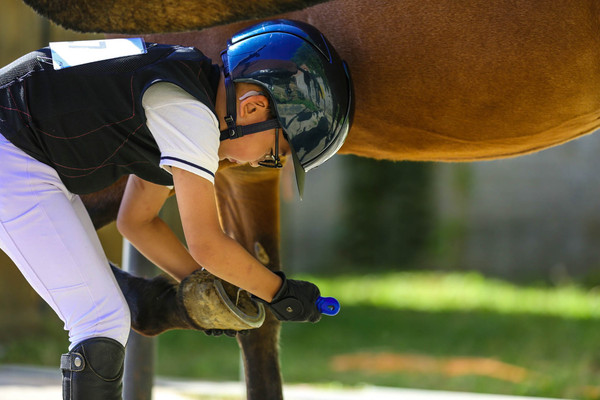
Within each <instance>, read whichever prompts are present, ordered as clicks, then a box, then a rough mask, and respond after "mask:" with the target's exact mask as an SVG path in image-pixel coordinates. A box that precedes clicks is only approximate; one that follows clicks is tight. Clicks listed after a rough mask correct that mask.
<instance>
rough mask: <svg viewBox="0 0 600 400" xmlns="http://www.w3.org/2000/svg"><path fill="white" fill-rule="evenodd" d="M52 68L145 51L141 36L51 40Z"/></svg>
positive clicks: (61, 67)
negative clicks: (73, 40) (63, 40)
mask: <svg viewBox="0 0 600 400" xmlns="http://www.w3.org/2000/svg"><path fill="white" fill-rule="evenodd" d="M50 51H51V52H52V63H53V65H54V69H57V70H58V69H63V68H68V67H73V66H75V65H82V64H87V63H91V62H95V61H102V60H108V59H111V58H117V57H125V56H133V55H137V54H144V53H146V43H145V42H144V40H143V39H142V38H133V39H104V40H80V41H76V42H51V43H50Z"/></svg>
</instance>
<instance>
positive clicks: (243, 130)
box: [220, 52, 280, 141]
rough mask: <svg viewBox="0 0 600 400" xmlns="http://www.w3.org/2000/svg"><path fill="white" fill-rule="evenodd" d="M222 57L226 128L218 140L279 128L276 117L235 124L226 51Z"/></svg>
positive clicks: (233, 96)
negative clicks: (247, 123) (246, 123)
mask: <svg viewBox="0 0 600 400" xmlns="http://www.w3.org/2000/svg"><path fill="white" fill-rule="evenodd" d="M221 57H222V58H223V65H225V66H226V67H224V68H223V76H224V77H225V102H226V104H227V115H225V122H226V123H227V129H224V130H222V131H221V136H220V140H221V141H223V140H227V139H237V138H240V137H242V136H246V135H250V134H252V133H257V132H262V131H268V130H269V129H275V128H279V127H280V125H279V121H278V120H277V119H269V120H266V121H262V122H257V123H255V124H250V125H237V123H236V119H237V113H236V109H237V107H236V106H237V104H236V96H235V85H234V83H233V81H232V80H231V77H230V76H229V68H228V67H227V61H226V60H227V53H226V52H223V54H221Z"/></svg>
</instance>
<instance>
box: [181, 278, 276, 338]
mask: <svg viewBox="0 0 600 400" xmlns="http://www.w3.org/2000/svg"><path fill="white" fill-rule="evenodd" d="M179 296H180V300H181V301H182V303H183V305H184V307H185V310H186V312H187V314H188V316H189V317H190V319H191V320H192V321H193V322H194V323H195V324H196V325H197V326H199V327H200V328H202V329H204V330H211V329H223V330H236V331H241V330H247V329H255V328H259V327H260V326H261V325H262V324H263V322H264V320H265V315H266V313H265V309H264V306H263V305H262V304H260V303H257V302H255V301H254V300H252V298H251V297H250V295H249V294H248V292H246V291H244V290H241V289H239V288H237V287H235V286H233V285H231V284H229V283H227V282H224V281H222V280H220V279H219V278H217V277H215V276H213V275H211V274H210V273H209V272H208V271H206V270H198V271H195V272H193V273H192V274H190V275H189V276H188V277H186V278H185V279H184V280H183V281H181V283H180V288H179Z"/></svg>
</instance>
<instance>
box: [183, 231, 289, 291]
mask: <svg viewBox="0 0 600 400" xmlns="http://www.w3.org/2000/svg"><path fill="white" fill-rule="evenodd" d="M211 239H214V240H208V241H207V242H205V244H204V245H202V246H198V247H193V246H192V247H191V248H190V251H191V253H192V255H193V256H194V258H195V259H196V260H197V261H198V262H199V263H201V264H202V266H203V267H204V268H206V269H207V270H208V271H209V272H210V273H211V274H213V275H215V276H217V277H219V278H221V279H223V280H225V281H227V282H229V283H231V284H233V285H235V286H238V287H240V288H242V289H244V290H246V291H248V292H250V293H252V294H253V295H255V296H257V297H260V298H261V299H263V300H265V301H269V302H270V301H271V300H272V299H273V296H274V295H275V294H276V293H277V291H278V290H279V288H280V287H281V278H279V276H277V275H275V274H274V273H273V272H272V271H270V270H269V269H268V268H266V267H265V266H264V265H262V264H261V263H260V262H258V261H257V260H256V259H255V258H254V257H252V256H251V255H250V253H248V252H247V251H246V250H245V249H244V248H243V247H242V246H240V245H239V244H238V243H237V242H236V241H235V240H233V239H231V238H230V237H228V236H227V235H225V234H222V235H219V236H218V237H216V238H214V237H213V238H211Z"/></svg>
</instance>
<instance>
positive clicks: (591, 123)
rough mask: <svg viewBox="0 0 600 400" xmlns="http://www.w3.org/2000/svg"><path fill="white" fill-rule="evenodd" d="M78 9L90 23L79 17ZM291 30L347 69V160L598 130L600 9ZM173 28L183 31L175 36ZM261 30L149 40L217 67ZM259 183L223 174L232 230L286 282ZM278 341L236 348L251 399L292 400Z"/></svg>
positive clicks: (502, 10)
mask: <svg viewBox="0 0 600 400" xmlns="http://www.w3.org/2000/svg"><path fill="white" fill-rule="evenodd" d="M28 2H29V3H34V2H35V1H34V0H28ZM39 3H44V4H37V5H36V6H35V8H36V9H38V10H40V11H41V12H42V13H43V14H45V15H49V16H50V17H51V18H53V17H54V18H55V19H56V20H57V21H58V22H61V21H62V23H63V24H64V25H67V26H70V27H73V28H79V29H83V30H101V31H105V32H149V31H151V32H152V31H153V32H156V31H164V30H168V31H171V30H179V29H188V30H192V29H200V28H203V27H205V26H211V25H216V24H219V23H225V22H230V21H232V20H233V18H239V16H240V14H239V13H238V14H236V17H232V15H233V12H234V11H236V10H237V11H240V10H242V11H241V12H242V14H241V15H243V16H245V17H246V18H249V17H256V16H257V15H258V12H263V11H265V9H264V8H262V9H261V10H260V11H258V8H253V7H257V5H259V4H261V5H263V4H266V3H269V4H271V5H273V7H272V8H270V10H275V11H276V12H283V11H285V10H286V8H287V7H292V5H291V2H289V1H280V2H266V1H264V0H263V1H256V2H253V1H246V2H241V1H236V2H233V1H226V2H215V3H222V4H225V5H226V10H229V11H228V12H230V14H227V13H225V14H223V15H222V14H215V15H217V16H218V17H220V20H218V21H215V20H210V21H208V22H200V19H199V18H200V17H199V16H206V15H208V14H210V10H211V9H210V7H209V5H210V4H212V3H213V2H210V1H205V2H199V1H180V2H177V3H178V4H179V5H180V6H181V9H182V10H183V11H174V12H173V10H174V9H169V8H168V7H165V8H164V9H162V10H160V12H156V11H155V10H153V8H152V7H153V6H152V4H154V3H156V4H159V3H160V4H162V2H158V1H155V2H153V1H151V0H149V1H148V0H146V1H144V3H143V5H140V8H141V9H144V10H151V12H149V13H143V14H138V15H143V18H142V19H140V18H137V17H135V16H136V14H135V12H137V11H138V10H137V8H136V6H135V4H136V2H135V1H121V2H119V1H117V2H114V3H115V4H120V7H122V8H121V9H120V11H119V13H118V14H116V15H112V14H111V12H110V10H109V11H105V9H104V7H103V5H102V2H99V3H100V5H99V6H97V7H96V6H95V5H94V4H93V3H94V1H93V0H87V1H86V0H72V1H71V3H74V5H73V7H75V5H81V6H80V7H77V8H73V9H71V8H69V7H71V6H66V5H64V6H63V5H62V4H67V3H66V2H58V1H55V2H54V3H55V4H59V3H60V4H61V5H60V6H59V8H60V7H64V8H63V9H62V14H61V13H60V12H57V11H56V8H52V7H51V4H50V5H49V4H48V3H53V2H50V1H46V2H43V1H40V2H39ZM197 4H201V7H200V11H198V7H197V6H196V5H197ZM295 4H296V5H297V6H305V5H307V4H308V2H303V1H297V2H295ZM129 5H130V6H131V7H129ZM246 6H248V7H250V8H249V9H244V8H243V7H246ZM82 7H84V8H85V7H87V8H85V10H86V11H85V13H90V17H89V18H88V17H86V16H85V15H79V14H76V13H75V12H74V11H72V10H75V9H77V10H82V9H83V8H82ZM123 7H124V8H123ZM278 7H279V8H278ZM95 10H100V11H98V12H97V13H96V14H94V13H95V12H96V11H95ZM58 11H61V10H58ZM134 11H135V12H134ZM98 14H99V15H98ZM266 16H267V15H266V14H263V15H261V17H266ZM283 16H284V17H286V18H293V19H298V20H303V21H307V22H309V23H311V24H313V25H315V26H317V27H318V28H319V29H320V30H321V31H323V33H324V34H325V35H326V36H327V37H328V38H329V39H330V41H331V42H332V43H333V44H334V46H335V47H336V49H338V51H339V53H340V54H341V56H342V57H343V58H345V59H346V60H347V61H348V62H349V65H350V67H351V72H352V74H353V78H354V82H355V89H356V99H357V101H356V114H355V121H354V125H353V127H352V130H351V132H350V134H349V137H348V140H347V142H346V144H345V145H344V147H343V148H342V150H341V152H342V153H352V154H357V155H361V156H365V157H373V158H379V159H391V160H428V161H471V160H485V159H493V158H501V157H511V156H517V155H522V154H527V153H531V152H535V151H538V150H541V149H545V148H548V147H550V146H555V145H559V144H561V143H564V142H566V141H568V140H571V139H574V138H576V137H579V136H581V135H584V134H587V133H590V132H592V131H594V130H595V129H597V128H598V127H599V125H600V122H598V121H599V117H600V1H598V0H499V1H494V2H490V1H487V0H471V1H454V0H396V1H387V0H373V1H369V2H365V1H362V0H334V1H330V2H327V3H323V4H318V5H316V6H312V7H310V8H306V9H303V10H301V11H295V12H291V13H287V14H284V15H283ZM176 17H177V18H176ZM90 19H93V20H97V21H100V24H99V25H95V27H92V28H90V27H89V26H90V25H87V22H85V23H84V22H83V21H84V20H85V21H87V20H90ZM175 19H177V21H178V22H177V25H175V24H174V23H173V25H170V24H172V22H171V21H173V20H175ZM80 20H81V21H82V22H81V25H80V24H78V23H79V22H80ZM253 22H254V21H246V22H238V23H234V24H230V25H224V26H217V27H213V28H211V29H205V30H201V31H194V32H187V33H178V34H170V35H150V36H147V37H146V39H147V40H154V41H161V42H170V43H181V44H188V45H194V46H196V47H198V48H200V49H202V50H203V51H205V53H206V54H207V55H209V56H211V57H212V58H213V59H215V60H218V52H219V51H220V50H221V49H222V48H223V47H224V43H225V40H226V39H227V38H228V37H229V36H230V35H231V34H232V33H233V32H235V31H236V30H238V29H240V28H242V27H244V26H247V25H249V24H250V23H253ZM171 27H172V28H174V29H171ZM255 172H256V171H253V172H252V173H248V172H247V170H246V169H245V168H230V169H226V170H223V171H222V172H221V173H220V174H219V176H218V178H217V182H216V187H217V190H218V196H219V204H220V211H221V216H222V220H223V226H224V228H225V229H226V230H227V232H228V233H230V234H231V235H232V236H233V237H235V238H236V239H237V240H238V241H240V243H242V244H243V245H244V246H246V248H248V249H249V250H250V251H252V252H254V251H255V249H256V248H264V250H265V252H266V255H267V256H266V257H264V260H265V263H266V264H267V265H269V266H270V267H271V268H274V269H276V268H279V243H278V239H279V231H278V223H279V210H278V194H277V193H278V191H277V185H278V177H277V173H276V172H273V171H261V172H260V173H259V174H255ZM309 179H310V174H309ZM232 198H236V199H238V201H235V202H234V201H230V200H229V199H232ZM239 199H243V201H239ZM257 243H258V244H260V245H262V247H261V246H258V247H257ZM262 255H263V256H264V255H265V254H264V253H263V254H262ZM277 330H278V324H277V323H275V322H274V321H273V320H272V319H269V320H268V322H267V323H266V324H265V325H264V326H263V328H261V329H260V330H257V331H256V332H253V333H252V334H250V335H247V336H244V337H243V338H241V339H240V343H241V346H242V349H243V352H244V359H245V362H246V364H247V366H248V368H246V372H247V385H248V397H249V398H251V399H278V398H281V397H282V395H281V380H280V377H279V370H278V366H277V351H276V341H277V332H278V331H277Z"/></svg>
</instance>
